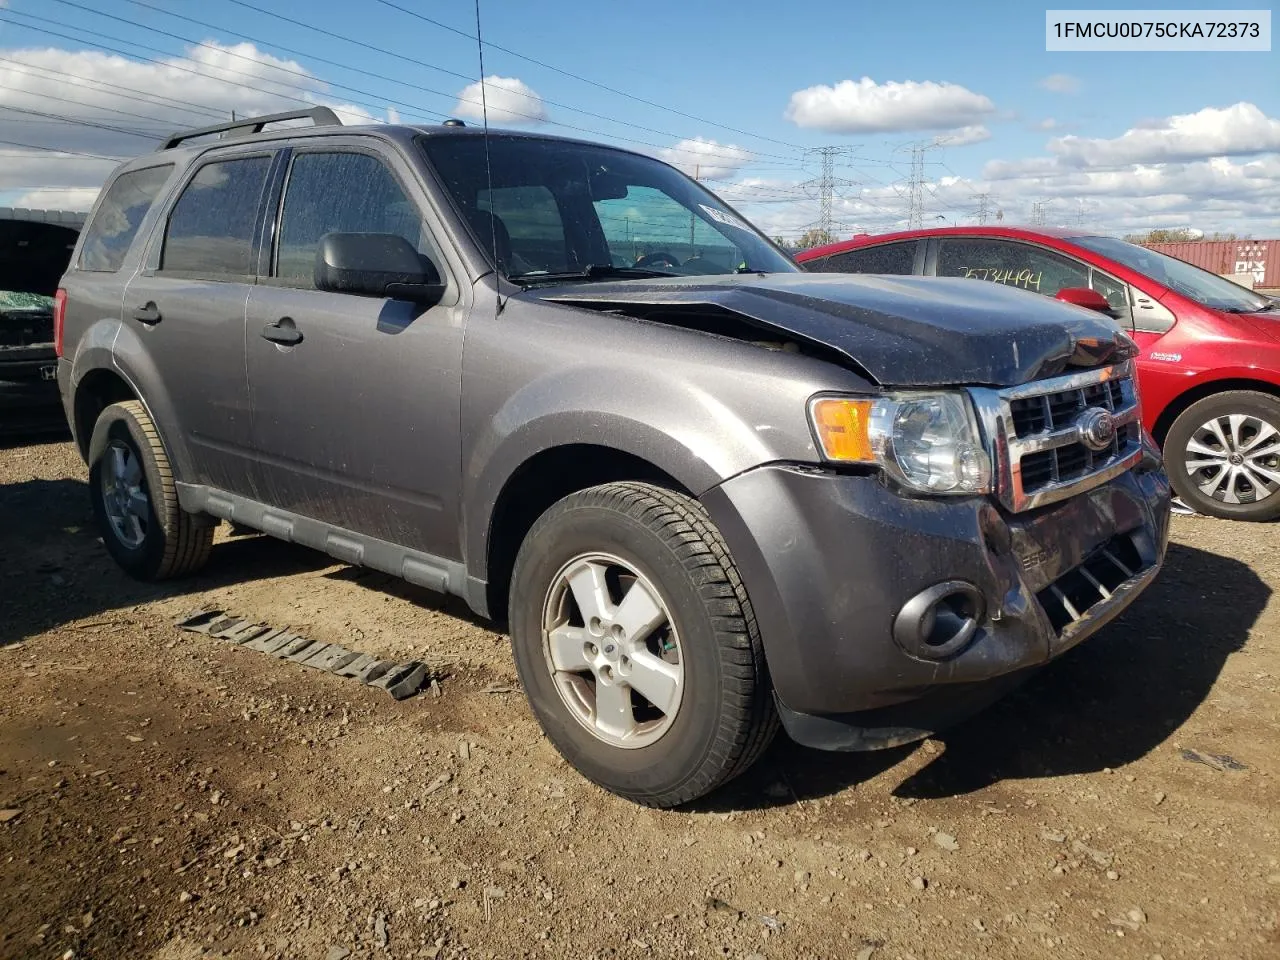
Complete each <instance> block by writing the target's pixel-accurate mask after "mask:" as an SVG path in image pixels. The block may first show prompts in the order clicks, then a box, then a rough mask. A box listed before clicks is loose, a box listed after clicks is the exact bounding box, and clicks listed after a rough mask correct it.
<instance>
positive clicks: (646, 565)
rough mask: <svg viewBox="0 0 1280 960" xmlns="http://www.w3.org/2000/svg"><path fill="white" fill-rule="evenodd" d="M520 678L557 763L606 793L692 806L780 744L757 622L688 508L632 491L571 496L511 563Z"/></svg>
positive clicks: (706, 530)
mask: <svg viewBox="0 0 1280 960" xmlns="http://www.w3.org/2000/svg"><path fill="white" fill-rule="evenodd" d="M510 599H511V603H510V616H511V637H512V644H513V648H514V653H515V660H516V667H517V669H518V671H519V673H520V679H521V682H522V683H523V685H524V688H525V691H526V692H527V694H528V697H529V703H530V705H531V707H532V708H533V712H534V714H535V715H536V716H537V718H538V721H539V722H540V723H541V725H542V728H543V730H544V731H545V732H546V734H547V736H548V737H549V738H550V740H551V741H552V743H553V744H554V745H555V746H556V748H557V749H558V750H559V751H560V753H561V754H562V755H563V756H564V757H565V759H566V760H568V761H569V762H570V763H571V764H572V765H573V766H574V767H575V768H577V770H578V771H579V772H581V773H582V774H583V775H584V776H586V777H588V778H589V779H591V780H593V781H595V782H596V783H598V784H600V785H601V786H602V787H604V788H605V789H607V790H610V791H612V792H613V793H616V794H619V795H621V796H623V797H626V798H628V799H630V800H634V801H636V802H639V803H643V804H646V805H648V806H655V807H671V806H677V805H679V804H682V803H687V802H689V801H691V800H694V799H696V798H697V797H700V796H702V795H703V794H706V793H708V792H710V791H711V790H714V789H715V788H716V787H718V786H719V785H721V784H722V783H724V782H725V781H727V780H729V779H730V778H731V777H733V776H735V775H736V774H738V773H740V772H741V771H743V770H745V769H746V768H747V767H748V766H750V765H751V764H752V763H753V762H754V761H755V759H756V758H757V757H758V756H759V755H760V753H761V752H763V750H764V748H765V747H766V746H768V744H769V741H770V739H771V738H772V736H773V734H774V732H775V730H776V728H777V718H776V714H775V711H774V709H773V703H772V700H771V699H770V690H769V683H768V676H767V671H766V669H765V663H764V653H763V649H762V647H761V643H760V637H759V633H758V631H757V629H756V624H755V616H754V614H753V613H752V610H751V604H750V601H749V600H748V599H747V595H746V591H745V589H744V588H743V585H742V580H741V578H740V577H739V576H738V572H737V569H736V568H735V567H734V564H733V560H732V559H731V558H730V556H729V552H728V549H727V548H726V547H725V544H724V541H723V540H722V539H721V537H720V534H719V531H717V530H716V528H715V527H714V526H713V525H712V523H711V521H710V519H709V518H708V517H707V515H706V513H705V512H704V511H703V510H702V507H701V506H700V505H699V504H698V502H697V501H696V500H693V499H691V498H689V497H686V496H683V495H680V494H677V493H673V492H671V491H669V490H664V489H662V488H660V487H655V486H651V485H648V484H641V483H611V484H605V485H603V486H599V487H593V488H591V489H589V490H584V491H582V492H580V493H575V494H573V495H571V496H569V497H566V498H565V499H564V500H561V501H560V502H559V503H557V504H555V505H554V506H553V507H552V508H551V509H550V510H548V511H547V512H546V513H545V514H544V515H543V516H542V517H541V518H540V519H539V520H538V522H537V523H536V524H535V525H534V527H533V529H532V530H531V531H530V533H529V535H528V537H526V539H525V542H524V543H523V544H522V546H521V548H520V553H519V556H518V557H517V559H516V566H515V571H514V575H513V577H512V584H511V598H510Z"/></svg>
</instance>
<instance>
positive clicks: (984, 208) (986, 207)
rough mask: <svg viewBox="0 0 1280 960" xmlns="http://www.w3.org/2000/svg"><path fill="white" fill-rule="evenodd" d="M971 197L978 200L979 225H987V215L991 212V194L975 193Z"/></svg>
mask: <svg viewBox="0 0 1280 960" xmlns="http://www.w3.org/2000/svg"><path fill="white" fill-rule="evenodd" d="M970 199H972V200H977V201H978V225H979V226H983V225H985V224H986V222H987V216H988V215H989V214H990V212H991V194H989V193H975V194H973V195H972V196H971V198H970Z"/></svg>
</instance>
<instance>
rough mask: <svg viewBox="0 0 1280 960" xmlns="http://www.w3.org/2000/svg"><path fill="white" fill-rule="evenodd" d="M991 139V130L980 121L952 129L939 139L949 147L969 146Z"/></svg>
mask: <svg viewBox="0 0 1280 960" xmlns="http://www.w3.org/2000/svg"><path fill="white" fill-rule="evenodd" d="M990 139H991V131H990V130H988V129H987V128H986V127H984V126H983V125H982V124H980V123H978V124H973V125H971V126H967V127H959V128H957V129H955V130H950V131H948V132H947V133H944V134H943V135H942V136H940V137H939V138H938V141H939V142H940V143H942V144H943V145H944V146H948V147H967V146H968V145H969V144H971V143H981V142H982V141H983V140H990Z"/></svg>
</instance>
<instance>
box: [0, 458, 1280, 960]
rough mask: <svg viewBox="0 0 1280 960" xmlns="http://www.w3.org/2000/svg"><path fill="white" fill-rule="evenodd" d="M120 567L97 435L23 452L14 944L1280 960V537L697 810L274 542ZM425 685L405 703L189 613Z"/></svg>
mask: <svg viewBox="0 0 1280 960" xmlns="http://www.w3.org/2000/svg"><path fill="white" fill-rule="evenodd" d="M221 537H222V542H221V543H220V544H219V545H218V546H217V547H216V548H215V551H214V556H213V560H212V562H211V563H210V565H209V567H208V568H207V569H206V571H205V572H204V573H203V574H202V575H200V576H199V577H197V578H195V579H192V580H189V581H184V582H181V583H176V584H172V585H166V586H163V587H152V586H146V585H141V584H138V583H136V582H133V581H131V580H129V579H127V578H126V577H125V576H124V575H123V574H121V573H120V572H119V571H118V570H117V568H116V567H115V565H114V564H113V563H112V562H111V561H110V559H109V558H108V557H107V555H106V553H105V551H104V550H103V548H102V546H101V544H100V543H99V542H98V541H97V534H96V532H95V531H94V529H93V524H92V519H91V515H90V508H89V501H88V496H87V491H86V487H85V471H84V468H83V466H82V465H81V464H80V462H79V460H78V459H77V458H76V456H75V454H74V452H73V450H72V448H71V447H70V445H68V444H66V443H62V442H53V443H47V442H42V443H30V442H28V443H22V442H16V443H9V445H7V446H5V447H3V448H0V670H3V673H4V680H3V687H2V688H0V689H2V690H3V694H2V695H0V810H2V811H3V812H0V957H2V958H24V960H25V958H45V957H49V958H72V957H77V958H79V957H94V958H111V960H114V958H154V960H186V958H189V957H198V956H226V957H246V958H247V957H289V958H295V957H296V958H318V960H339V958H345V957H348V956H349V957H352V958H364V957H369V958H405V957H440V958H460V957H467V958H509V957H511V958H515V957H571V958H606V957H608V958H614V957H617V958H643V957H677V956H680V957H726V958H731V960H748V958H749V960H760V958H767V960H783V958H849V960H868V958H874V960H890V958H902V960H906V958H915V960H928V958H947V960H951V958H965V957H1017V958H1034V957H1088V958H1096V957H1118V958H1142V960H1152V958H1156V957H1160V958H1163V960H1173V958H1197V960H1198V958H1252V957H1269V958H1276V957H1280V812H1278V811H1280V691H1278V683H1280V680H1278V678H1280V600H1278V599H1277V598H1276V596H1275V595H1274V594H1275V591H1276V590H1277V588H1280V525H1270V526H1252V525H1231V524H1228V523H1222V522H1219V521H1214V520H1208V519H1203V518H1195V517H1193V518H1178V519H1177V520H1176V521H1175V528H1174V545H1173V546H1172V548H1171V552H1170V555H1169V560H1168V565H1167V567H1166V569H1165V572H1164V573H1163V574H1162V576H1161V578H1160V580H1159V581H1158V582H1157V585H1156V586H1155V587H1153V588H1152V589H1151V591H1150V592H1149V593H1148V594H1147V595H1146V596H1145V597H1144V598H1143V599H1142V600H1141V601H1140V602H1139V604H1138V605H1137V606H1136V607H1135V608H1133V609H1132V610H1130V611H1129V612H1128V614H1127V615H1126V616H1125V617H1124V618H1123V619H1122V620H1121V621H1119V622H1118V623H1116V624H1114V625H1112V626H1111V627H1109V628H1108V629H1107V630H1105V631H1104V632H1103V633H1102V634H1100V635H1099V636H1098V637H1096V638H1094V639H1092V640H1091V641H1089V642H1088V643H1086V644H1084V645H1082V646H1081V647H1079V648H1078V649H1077V650H1075V651H1073V652H1072V653H1071V654H1069V655H1068V656H1067V657H1065V658H1063V660H1061V661H1060V662H1058V663H1056V664H1054V665H1052V666H1051V667H1049V668H1047V669H1046V670H1044V671H1043V672H1042V673H1041V674H1039V675H1038V676H1037V677H1036V678H1035V679H1033V680H1032V681H1031V682H1030V683H1029V684H1027V685H1026V686H1024V687H1023V688H1022V689H1021V690H1020V691H1019V692H1018V693H1017V694H1015V695H1014V696H1012V697H1010V698H1009V699H1007V700H1006V701H1004V702H1002V703H1000V704H999V705H997V706H995V707H993V708H992V709H990V710H989V711H987V712H986V713H985V714H983V715H982V716H980V717H978V718H976V719H974V720H973V721H971V722H969V723H967V724H965V725H963V726H962V727H959V728H957V729H955V730H952V731H949V732H947V733H945V734H944V735H941V736H939V737H938V738H937V739H936V740H931V741H928V742H926V743H925V744H923V745H916V746H913V747H910V748H902V749H897V750H893V751H888V752H885V753H880V754H862V755H837V754H823V753H819V752H815V751H810V750H805V749H802V748H799V747H796V746H795V745H793V744H791V743H790V742H788V741H786V740H785V739H780V740H779V741H778V742H777V743H776V744H775V746H774V747H773V748H772V750H771V752H770V753H769V754H768V755H767V756H766V758H765V760H764V761H763V762H762V763H761V764H760V765H759V766H758V767H757V768H756V769H755V770H753V771H752V772H750V773H748V774H747V775H746V776H744V777H743V778H741V779H740V780H738V781H736V782H735V783H733V784H732V785H730V786H729V787H728V788H727V789H725V790H724V791H722V792H720V793H719V794H716V795H715V796H713V797H711V798H709V799H708V800H706V801H704V802H702V803H701V804H699V805H698V806H696V807H695V808H694V809H692V810H683V811H676V812H660V811H653V810H646V809H642V808H639V807H636V806H633V805H631V804H629V803H626V802H624V801H622V800H619V799H615V798H614V797H612V796H610V795H608V794H606V793H604V792H602V791H601V790H599V789H597V788H596V787H594V786H592V785H590V784H588V783H586V782H585V781H583V780H582V779H580V778H579V777H578V776H577V775H576V774H575V773H574V772H573V771H572V770H571V769H569V768H568V767H567V766H566V765H565V764H563V763H562V762H561V761H560V760H559V759H558V757H557V755H556V754H555V752H554V751H553V750H552V749H551V747H550V746H549V744H548V743H547V742H546V740H544V739H543V738H542V736H541V735H540V733H539V730H538V728H537V726H536V725H535V723H534V721H533V719H532V717H531V715H530V713H529V711H528V709H527V707H526V705H525V703H524V701H523V698H522V696H521V694H520V693H519V691H518V689H517V688H516V681H515V673H514V669H513V666H512V662H511V657H510V653H509V650H508V645H507V641H506V638H505V637H504V636H502V635H500V634H497V633H495V632H493V631H491V630H490V629H488V628H486V626H485V625H484V624H482V623H479V622H477V621H475V620H474V619H473V618H471V617H470V616H469V615H468V613H467V612H466V611H465V610H464V609H463V608H462V607H461V606H460V605H459V604H457V603H454V602H451V601H446V600H441V599H439V598H438V597H436V596H434V595H432V594H430V593H427V592H426V591H421V590H418V589H416V588H413V587H410V586H407V585H405V584H402V583H399V582H397V581H394V580H391V579H389V578H387V577H384V576H381V575H379V574H372V573H368V572H364V571H360V570H356V569H352V568H349V567H346V566H343V565H340V564H334V563H331V562H330V561H329V560H328V559H327V558H325V557H323V556H320V555H319V554H315V553H311V552H309V551H306V550H304V549H301V548H296V547H292V546H288V545H285V544H282V543H278V542H276V541H273V540H269V539H266V538H263V537H254V536H250V537H236V538H228V537H227V534H226V533H225V528H224V532H223V533H222V534H221ZM207 606H214V607H218V608H225V609H229V610H231V611H234V612H236V613H240V614H243V615H246V616H251V617H253V618H255V619H258V620H264V621H268V622H270V623H272V624H274V625H277V626H284V625H286V624H288V625H292V626H293V627H294V628H295V629H297V630H299V631H300V632H303V633H305V634H306V635H308V636H311V637H314V638H315V639H320V640H328V641H331V642H335V643H342V644H344V645H345V646H347V647H349V648H352V649H356V650H361V651H366V652H369V653H374V654H378V655H381V656H383V657H386V658H396V659H408V658H418V659H422V660H424V661H426V662H427V663H429V664H430V665H431V666H432V668H433V670H434V671H435V673H436V676H437V677H438V679H439V682H440V690H441V694H442V695H441V696H439V697H432V696H430V695H420V696H417V697H414V698H412V699H409V700H406V701H403V702H399V703H397V702H395V701H393V700H392V699H391V698H390V697H389V696H387V694H386V693H384V692H382V691H378V690H374V689H370V688H367V687H362V686H358V685H356V684H355V683H354V682H352V681H350V680H342V679H339V678H337V677H333V676H330V675H327V674H321V673H317V672H315V671H311V670H307V669H305V668H303V667H301V666H298V665H296V664H292V663H288V662H283V661H279V660H276V659H273V658H271V657H268V656H266V655H263V654H259V653H255V652H253V651H250V650H245V649H242V648H239V647H235V646H232V645H230V644H228V643H225V642H221V641H218V640H214V639H210V638H208V637H205V636H200V635H197V634H191V633H182V632H180V631H178V630H177V629H175V627H174V626H173V623H174V621H175V619H177V618H178V617H180V616H181V615H183V614H184V613H187V612H189V611H192V610H195V609H199V608H202V607H207Z"/></svg>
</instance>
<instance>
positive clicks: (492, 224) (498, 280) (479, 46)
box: [476, 0, 502, 320]
mask: <svg viewBox="0 0 1280 960" xmlns="http://www.w3.org/2000/svg"><path fill="white" fill-rule="evenodd" d="M482 37H483V35H482V34H481V33H480V0H476V50H477V52H478V53H479V55H480V117H481V119H482V120H483V122H484V133H483V136H484V172H485V177H486V178H487V180H488V181H489V206H490V208H491V209H490V210H489V231H490V233H489V240H490V243H491V244H492V247H491V249H492V251H493V277H494V302H493V316H494V319H495V320H496V319H497V318H498V315H499V314H500V313H502V268H501V266H500V264H499V263H498V215H497V214H496V213H494V212H493V210H492V206H493V163H492V161H491V160H490V159H489V100H488V97H486V96H485V78H484V40H483V39H482Z"/></svg>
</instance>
